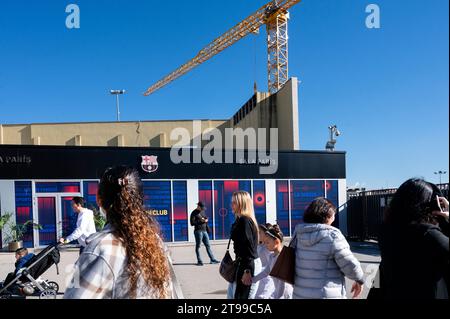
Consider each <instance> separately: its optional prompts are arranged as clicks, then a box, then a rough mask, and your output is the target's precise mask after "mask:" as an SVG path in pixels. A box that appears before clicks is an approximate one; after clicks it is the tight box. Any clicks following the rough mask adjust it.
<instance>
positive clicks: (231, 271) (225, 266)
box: [219, 238, 236, 283]
mask: <svg viewBox="0 0 450 319" xmlns="http://www.w3.org/2000/svg"><path fill="white" fill-rule="evenodd" d="M230 242H231V238H230V240H229V241H228V246H227V252H226V253H225V256H223V258H222V261H221V263H220V267H219V272H220V275H221V276H222V277H223V279H225V280H226V281H228V282H229V283H233V282H234V281H235V280H236V262H235V261H234V260H233V258H231V255H230Z"/></svg>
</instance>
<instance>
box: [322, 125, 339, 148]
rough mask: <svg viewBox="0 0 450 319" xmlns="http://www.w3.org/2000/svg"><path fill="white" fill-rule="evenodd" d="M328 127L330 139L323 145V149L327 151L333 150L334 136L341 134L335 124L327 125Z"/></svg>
mask: <svg viewBox="0 0 450 319" xmlns="http://www.w3.org/2000/svg"><path fill="white" fill-rule="evenodd" d="M328 129H329V130H330V140H329V141H328V142H327V144H326V145H325V149H326V150H327V151H330V152H333V151H334V145H335V144H336V139H335V138H334V136H336V137H338V136H339V135H341V132H339V130H338V129H337V126H336V125H332V126H328Z"/></svg>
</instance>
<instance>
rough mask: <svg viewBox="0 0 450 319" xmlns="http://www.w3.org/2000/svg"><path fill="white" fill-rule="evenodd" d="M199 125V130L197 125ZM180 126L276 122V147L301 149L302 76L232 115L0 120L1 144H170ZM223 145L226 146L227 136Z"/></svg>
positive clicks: (190, 128)
mask: <svg viewBox="0 0 450 319" xmlns="http://www.w3.org/2000/svg"><path fill="white" fill-rule="evenodd" d="M199 124H200V125H199ZM196 125H197V126H199V127H201V130H199V129H198V128H199V127H197V129H195V128H194V127H195V126H196ZM180 128H181V129H185V130H187V132H189V134H190V136H191V137H192V138H195V137H196V136H198V134H199V133H200V134H201V133H202V132H205V131H208V130H210V129H214V128H216V129H218V130H219V131H220V132H221V133H222V136H223V137H225V130H226V129H227V128H232V129H237V128H241V129H242V130H244V131H245V130H246V129H248V128H254V129H255V130H257V129H258V128H265V129H270V128H277V129H278V137H277V142H278V149H280V150H299V149H300V145H299V127H298V80H297V78H291V79H290V80H289V82H287V83H286V85H285V86H284V87H283V88H282V89H281V90H280V91H278V92H277V93H276V94H273V95H269V94H268V93H265V92H257V93H255V95H253V96H252V97H251V98H250V99H249V100H248V101H247V102H246V103H245V104H244V105H243V106H242V107H240V108H239V110H238V111H237V112H236V113H235V114H234V115H233V116H232V117H231V118H230V119H222V120H213V119H211V120H209V119H208V120H176V121H133V122H95V123H93V122H91V123H90V122H86V123H48V124H0V144H13V145H67V146H123V147H127V146H128V147H134V146H138V147H145V146H148V147H171V146H173V145H174V144H175V143H177V144H179V139H176V138H175V139H173V140H172V139H171V134H172V133H173V132H174V130H175V129H180ZM199 131H200V132H199ZM269 132H270V130H267V134H266V143H267V144H266V145H269V143H270V133H269ZM257 138H259V136H258V137H257ZM190 142H191V141H190ZM202 143H203V144H206V143H208V141H203V142H202ZM222 145H223V146H224V147H225V148H226V145H225V142H224V141H223V142H222Z"/></svg>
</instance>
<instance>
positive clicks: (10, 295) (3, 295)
mask: <svg viewBox="0 0 450 319" xmlns="http://www.w3.org/2000/svg"><path fill="white" fill-rule="evenodd" d="M11 298H12V294H10V293H9V292H6V293H3V294H1V295H0V299H11Z"/></svg>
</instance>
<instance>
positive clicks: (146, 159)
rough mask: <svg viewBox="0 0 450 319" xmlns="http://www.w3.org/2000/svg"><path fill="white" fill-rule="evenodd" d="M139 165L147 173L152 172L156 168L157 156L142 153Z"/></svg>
mask: <svg viewBox="0 0 450 319" xmlns="http://www.w3.org/2000/svg"><path fill="white" fill-rule="evenodd" d="M141 157H142V162H141V167H142V169H143V170H144V171H145V172H147V173H153V172H155V171H156V170H157V169H158V156H149V155H142V156H141Z"/></svg>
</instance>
